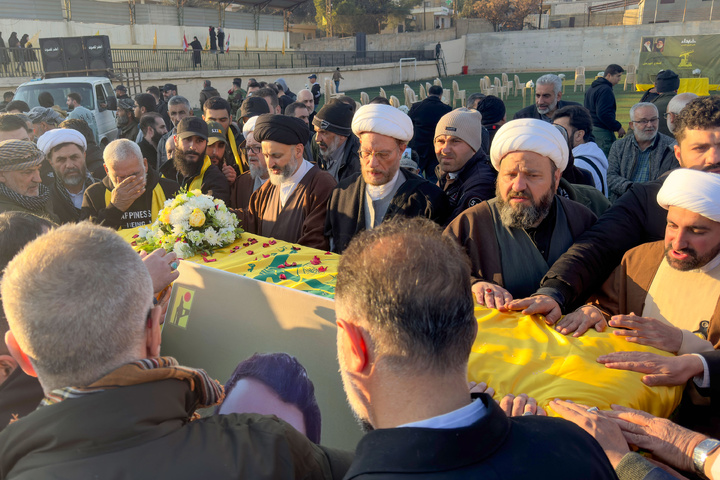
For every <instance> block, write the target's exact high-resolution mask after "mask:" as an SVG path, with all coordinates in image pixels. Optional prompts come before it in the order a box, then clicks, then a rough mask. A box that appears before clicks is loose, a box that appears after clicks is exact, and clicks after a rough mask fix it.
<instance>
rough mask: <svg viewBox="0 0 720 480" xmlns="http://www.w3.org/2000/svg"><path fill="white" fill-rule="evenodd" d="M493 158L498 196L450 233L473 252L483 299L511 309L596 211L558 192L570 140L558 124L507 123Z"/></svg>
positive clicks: (478, 291) (472, 210)
mask: <svg viewBox="0 0 720 480" xmlns="http://www.w3.org/2000/svg"><path fill="white" fill-rule="evenodd" d="M490 160H491V161H492V164H493V166H494V167H495V169H496V170H497V171H498V179H497V186H496V191H495V195H496V196H495V198H493V199H491V200H488V201H485V202H482V203H480V204H479V205H475V206H474V207H470V208H468V209H467V210H465V211H464V212H462V213H461V214H460V215H458V216H457V217H456V218H455V220H453V221H452V222H451V223H450V225H448V227H447V229H446V230H445V235H448V236H450V237H452V238H454V239H456V240H457V241H458V242H459V243H460V244H461V245H462V246H463V247H464V248H465V250H466V251H467V253H468V255H469V257H470V261H471V263H472V275H473V287H472V290H473V293H474V294H475V297H476V299H477V301H478V303H480V304H481V305H486V306H488V307H490V308H498V309H504V307H505V305H506V304H507V303H508V302H510V301H511V300H512V299H513V298H514V297H517V298H522V297H524V296H527V295H530V294H531V293H532V292H534V291H535V289H536V288H537V286H538V285H539V283H540V280H541V279H542V277H543V276H544V275H545V273H546V272H547V270H548V268H550V265H552V264H553V262H554V261H555V260H557V259H558V258H559V257H560V255H562V254H563V253H564V252H565V251H566V250H567V249H568V248H569V247H570V246H571V245H572V243H573V241H574V239H575V238H577V237H578V236H579V235H580V234H582V233H583V232H584V231H585V230H587V229H588V228H589V227H590V226H591V225H592V224H593V223H595V220H596V217H595V214H593V213H592V212H591V211H590V210H589V209H588V208H586V207H585V206H583V205H581V204H579V203H577V202H573V201H571V200H568V199H566V198H564V197H561V196H558V195H556V192H557V187H558V182H559V181H560V177H561V176H562V172H563V170H565V167H567V163H568V145H567V142H566V141H565V139H564V138H563V136H562V134H561V133H560V131H559V130H558V129H557V128H556V127H554V126H553V125H551V124H549V123H547V122H544V121H542V120H537V119H530V118H527V119H520V120H513V121H511V122H508V123H506V124H505V125H503V126H502V127H500V129H499V130H498V131H497V133H496V134H495V138H494V140H493V143H492V147H491V149H490Z"/></svg>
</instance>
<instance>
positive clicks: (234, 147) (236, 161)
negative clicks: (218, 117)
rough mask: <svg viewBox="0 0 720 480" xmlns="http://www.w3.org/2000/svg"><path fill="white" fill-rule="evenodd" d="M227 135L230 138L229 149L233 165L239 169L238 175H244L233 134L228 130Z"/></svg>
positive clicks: (241, 160)
mask: <svg viewBox="0 0 720 480" xmlns="http://www.w3.org/2000/svg"><path fill="white" fill-rule="evenodd" d="M228 135H229V136H230V148H231V149H232V153H233V156H234V157H235V163H237V165H238V168H240V173H241V174H242V173H245V168H244V167H243V159H242V157H241V156H240V154H239V153H238V149H237V142H236V141H235V134H234V133H233V131H232V129H230V128H229V129H228Z"/></svg>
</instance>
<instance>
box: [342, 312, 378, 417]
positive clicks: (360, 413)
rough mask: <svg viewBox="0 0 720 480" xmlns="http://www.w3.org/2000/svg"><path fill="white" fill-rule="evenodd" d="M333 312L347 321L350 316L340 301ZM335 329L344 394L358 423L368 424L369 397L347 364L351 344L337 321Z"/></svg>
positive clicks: (348, 362) (349, 359) (349, 358)
mask: <svg viewBox="0 0 720 480" xmlns="http://www.w3.org/2000/svg"><path fill="white" fill-rule="evenodd" d="M335 312H336V316H337V318H339V319H340V318H341V319H345V321H348V320H347V319H348V318H350V317H348V315H347V312H346V311H345V309H344V308H343V303H342V301H338V300H336V301H335ZM336 331H337V335H336V343H337V354H338V363H339V365H340V377H341V378H342V382H343V389H344V390H345V396H346V398H347V401H348V404H349V405H350V409H351V410H352V412H353V414H354V415H355V417H356V418H357V419H358V420H359V421H360V423H362V424H368V425H369V424H370V411H369V409H370V401H369V398H367V395H366V394H364V393H363V392H364V389H363V388H362V386H361V385H360V381H359V378H358V376H356V375H353V374H352V373H351V372H350V371H349V368H348V365H349V364H350V362H351V361H352V360H351V358H352V353H351V349H352V348H353V347H352V345H349V343H350V342H349V341H348V340H347V335H345V333H344V330H343V329H342V328H341V327H340V324H339V323H338V328H337V330H336Z"/></svg>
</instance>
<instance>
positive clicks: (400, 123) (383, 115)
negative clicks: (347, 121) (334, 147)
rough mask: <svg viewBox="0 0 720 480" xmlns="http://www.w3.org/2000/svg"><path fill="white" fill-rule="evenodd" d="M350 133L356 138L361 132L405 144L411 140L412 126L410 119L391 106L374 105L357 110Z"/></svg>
mask: <svg viewBox="0 0 720 480" xmlns="http://www.w3.org/2000/svg"><path fill="white" fill-rule="evenodd" d="M352 131H353V133H354V134H355V135H357V136H360V134H361V133H363V132H373V133H379V134H380V135H387V136H388V137H392V138H397V139H398V140H401V141H403V142H405V143H407V142H409V141H410V140H412V138H413V124H412V120H410V117H408V116H407V115H406V114H404V113H403V112H401V111H400V110H398V109H397V108H395V107H393V106H392V105H383V104H376V103H371V104H369V105H363V106H362V107H360V108H358V111H357V112H355V116H354V117H353V121H352Z"/></svg>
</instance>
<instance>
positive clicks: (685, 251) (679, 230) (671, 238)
mask: <svg viewBox="0 0 720 480" xmlns="http://www.w3.org/2000/svg"><path fill="white" fill-rule="evenodd" d="M718 253H720V223H718V222H714V221H712V220H710V219H708V218H706V217H703V216H702V215H700V214H697V213H695V212H691V211H690V210H686V209H684V208H680V207H670V208H669V209H668V216H667V226H666V227H665V258H666V259H667V262H668V264H669V265H670V266H671V267H672V268H674V269H676V270H681V271H687V270H694V269H696V268H700V267H702V266H704V265H706V264H707V263H708V262H709V261H710V260H712V259H713V258H715V257H716V256H717V255H718Z"/></svg>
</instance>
